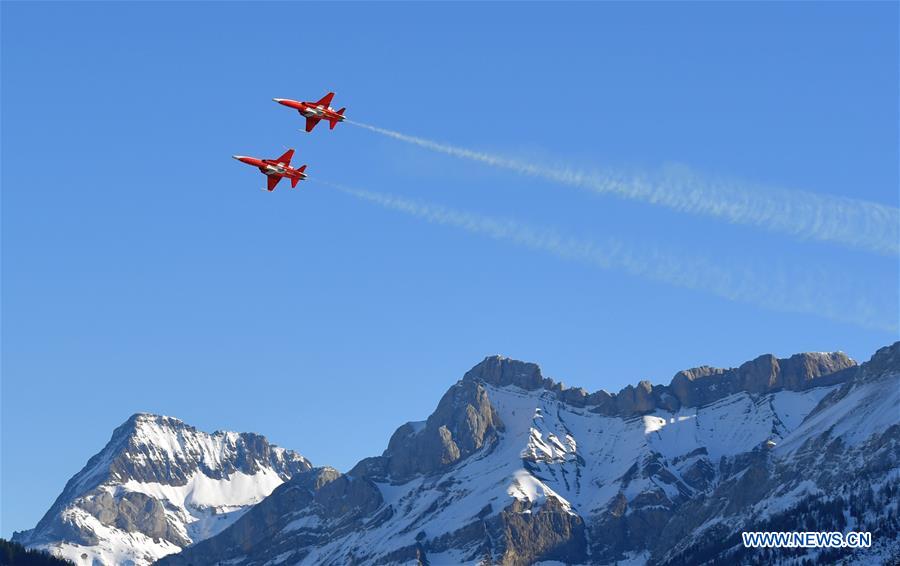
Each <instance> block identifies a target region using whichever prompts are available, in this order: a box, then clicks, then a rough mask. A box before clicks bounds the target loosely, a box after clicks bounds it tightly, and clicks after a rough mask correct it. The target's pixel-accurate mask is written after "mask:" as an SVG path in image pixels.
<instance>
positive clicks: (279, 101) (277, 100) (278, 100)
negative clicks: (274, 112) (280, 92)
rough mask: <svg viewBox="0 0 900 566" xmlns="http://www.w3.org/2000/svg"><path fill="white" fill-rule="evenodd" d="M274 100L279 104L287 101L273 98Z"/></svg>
mask: <svg viewBox="0 0 900 566" xmlns="http://www.w3.org/2000/svg"><path fill="white" fill-rule="evenodd" d="M272 100H274V101H275V102H277V103H278V104H284V101H285V99H284V98H273V99H272Z"/></svg>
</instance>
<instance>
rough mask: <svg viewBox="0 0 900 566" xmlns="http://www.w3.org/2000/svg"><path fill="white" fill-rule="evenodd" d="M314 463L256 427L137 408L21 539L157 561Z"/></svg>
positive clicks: (102, 556)
mask: <svg viewBox="0 0 900 566" xmlns="http://www.w3.org/2000/svg"><path fill="white" fill-rule="evenodd" d="M311 468H312V465H311V464H310V463H309V461H308V460H306V458H304V457H303V456H301V455H300V454H298V453H296V452H293V451H291V450H285V449H284V448H280V447H278V446H275V445H272V444H270V443H269V442H268V441H267V440H266V438H265V437H264V436H262V435H259V434H254V433H237V432H223V431H216V432H214V433H206V432H203V431H200V430H198V429H196V428H195V427H193V426H190V425H188V424H186V423H185V422H183V421H181V420H179V419H176V418H172V417H167V416H164V415H155V414H150V413H136V414H134V415H132V416H131V417H129V418H128V419H127V420H126V421H125V422H124V423H122V424H121V425H119V426H118V427H117V428H116V429H115V430H114V432H113V434H112V437H111V438H110V440H109V442H108V443H107V444H106V446H105V447H104V448H103V449H102V450H101V451H100V452H98V453H97V454H96V455H94V456H93V457H92V458H91V459H90V460H88V463H87V464H86V465H85V466H84V468H82V470H81V471H80V472H78V473H77V474H76V475H75V476H73V477H72V479H70V480H69V482H68V483H67V484H66V486H65V489H64V490H63V492H62V493H61V494H60V496H59V497H58V498H57V499H56V502H55V503H54V504H53V506H52V507H51V508H50V510H49V511H48V512H47V513H46V514H45V515H44V517H43V518H42V519H41V520H40V522H39V523H38V524H37V526H36V527H35V528H34V529H32V530H30V531H26V532H24V533H17V534H16V535H15V537H14V538H17V539H18V540H20V541H21V542H23V543H25V544H28V545H30V546H36V547H40V548H45V549H48V550H53V551H55V552H56V551H58V552H63V551H65V552H64V554H65V555H66V556H68V557H70V558H72V559H76V560H77V559H78V557H79V556H80V555H81V554H82V553H84V554H86V555H87V556H89V557H93V558H96V559H97V560H100V562H99V563H107V564H118V563H121V562H120V558H121V557H122V556H128V557H134V556H141V560H132V558H128V560H129V563H131V562H133V563H140V564H148V563H150V562H152V561H154V560H155V559H156V558H159V557H160V556H163V555H165V554H168V553H171V552H175V551H177V550H179V549H180V548H183V547H185V546H187V545H189V544H191V543H193V542H196V541H197V540H201V539H203V538H206V537H208V536H211V535H213V534H215V533H216V532H218V531H219V530H221V529H222V528H224V527H225V526H227V525H228V524H230V522H231V521H233V520H234V519H236V518H237V517H238V516H240V514H242V513H243V512H244V511H245V510H246V509H248V508H249V506H251V505H252V504H255V503H257V502H258V501H259V500H261V499H262V498H264V497H266V496H267V495H268V494H269V493H271V491H272V490H273V489H274V488H275V487H276V486H278V485H280V484H281V483H283V482H285V481H287V480H289V479H290V478H291V477H293V476H294V475H296V474H299V473H302V472H306V471H308V470H310V469H311Z"/></svg>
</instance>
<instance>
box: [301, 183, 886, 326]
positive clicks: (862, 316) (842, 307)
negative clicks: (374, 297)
mask: <svg viewBox="0 0 900 566" xmlns="http://www.w3.org/2000/svg"><path fill="white" fill-rule="evenodd" d="M318 182H319V183H320V184H323V185H326V186H329V187H331V188H334V189H336V190H338V191H340V192H342V193H345V194H347V195H351V196H353V197H356V198H358V199H362V200H364V201H368V202H371V203H375V204H377V205H380V206H382V207H385V208H388V209H391V210H395V211H399V212H403V213H405V214H409V215H411V216H414V217H417V218H421V219H423V220H426V221H428V222H432V223H435V224H441V225H445V226H452V227H455V228H459V229H461V230H464V231H466V232H469V233H472V234H480V235H484V236H488V237H490V238H493V239H495V240H503V241H509V242H512V243H515V244H518V245H520V246H523V247H526V248H530V249H534V250H539V251H543V252H547V253H550V254H553V255H555V256H557V257H560V258H564V259H569V260H576V261H580V262H584V263H589V264H592V265H596V266H599V267H601V268H604V269H610V270H619V271H624V272H625V273H628V274H630V275H635V276H638V277H643V278H648V279H652V280H656V281H660V282H664V283H668V284H671V285H675V286H677V287H683V288H687V289H693V290H698V291H705V292H708V293H711V294H713V295H716V296H718V297H722V298H725V299H729V300H733V301H739V302H743V303H750V304H754V305H757V306H760V307H764V308H768V309H771V310H776V311H782V312H796V313H803V314H813V315H817V316H820V317H824V318H827V319H831V320H836V321H839V322H844V323H849V324H854V325H857V326H862V327H865V328H870V329H877V330H885V331H889V332H896V331H897V321H896V320H892V319H891V318H890V314H888V313H890V312H896V310H897V309H896V308H893V309H886V308H883V305H882V308H876V307H875V306H873V305H872V304H871V303H870V302H869V301H868V300H867V299H866V298H864V297H863V293H859V292H851V293H845V294H841V296H835V293H834V292H833V291H829V290H828V289H823V288H822V285H821V282H823V281H826V282H834V274H831V273H822V272H819V271H816V270H810V269H804V270H799V271H797V272H796V273H793V272H792V273H784V272H778V271H777V270H775V271H773V270H772V269H771V267H769V266H767V272H766V273H765V275H764V276H760V275H757V274H755V273H753V272H752V271H751V270H749V269H747V268H746V267H736V268H732V269H724V268H722V267H720V266H718V265H715V264H713V263H711V262H709V261H708V260H706V259H704V258H700V257H685V256H684V255H683V254H682V255H679V254H677V253H675V252H673V251H672V250H660V249H657V248H643V249H638V248H635V247H633V246H628V245H626V244H625V243H623V242H621V241H619V240H615V239H607V240H604V241H602V242H595V241H589V240H582V239H577V238H572V237H568V236H564V235H561V234H559V233H558V232H556V231H555V230H551V229H546V228H537V227H533V226H529V225H526V224H523V223H521V222H517V221H514V220H510V219H503V218H496V217H491V216H482V215H478V214H473V213H470V212H465V211H460V210H454V209H452V208H447V207H444V206H440V205H434V204H428V203H423V202H419V201H414V200H409V199H406V198H402V197H398V196H394V195H390V194H384V193H377V192H372V191H366V190H360V189H354V188H349V187H345V186H342V185H337V184H333V183H327V182H324V181H321V180H319V181H318ZM844 295H846V296H844ZM847 296H852V297H855V298H854V299H848V298H847Z"/></svg>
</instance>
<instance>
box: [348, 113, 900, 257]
mask: <svg viewBox="0 0 900 566" xmlns="http://www.w3.org/2000/svg"><path fill="white" fill-rule="evenodd" d="M348 122H349V120H348ZM350 123H351V124H354V125H356V126H359V127H361V128H365V129H367V130H370V131H373V132H377V133H379V134H383V135H385V136H388V137H391V138H394V139H397V140H401V141H404V142H407V143H411V144H414V145H417V146H419V147H423V148H426V149H430V150H432V151H437V152H440V153H444V154H447V155H452V156H454V157H460V158H463V159H469V160H472V161H478V162H481V163H485V164H487V165H490V166H493V167H499V168H502V169H509V170H511V171H515V172H516V173H519V174H522V175H529V176H533V177H538V178H542V179H546V180H548V181H552V182H554V183H559V184H563V185H569V186H572V187H577V188H580V189H585V190H589V191H593V192H596V193H607V194H614V195H617V196H620V197H623V198H628V199H634V200H639V201H643V202H647V203H650V204H655V205H660V206H665V207H668V208H671V209H674V210H677V211H680V212H686V213H691V214H698V215H706V216H712V217H716V218H721V219H723V220H726V221H728V222H732V223H735V224H746V225H750V226H756V227H759V228H763V229H766V230H770V231H774V232H782V233H786V234H790V235H792V236H794V237H797V238H800V239H810V240H820V241H823V242H832V243H837V244H842V245H845V246H849V247H854V248H859V249H863V250H868V251H872V252H876V253H880V254H887V255H898V254H900V209H898V208H896V207H892V206H887V205H883V204H878V203H874V202H868V201H863V200H857V199H850V198H843V197H832V196H824V195H820V194H816V193H810V192H806V191H793V190H785V189H775V188H771V187H758V186H750V185H748V184H745V183H738V182H734V181H720V180H710V179H703V178H701V177H700V176H698V175H696V174H694V173H692V172H690V171H688V170H687V169H686V168H675V167H670V168H668V169H667V170H665V171H664V172H663V173H662V174H660V175H655V176H640V175H626V174H623V173H608V172H607V173H604V172H584V171H577V170H573V169H571V168H566V167H547V166H543V165H535V164H533V163H526V162H523V161H518V160H515V159H509V158H505V157H500V156H496V155H491V154H489V153H484V152H478V151H472V150H469V149H465V148H461V147H456V146H452V145H447V144H443V143H437V142H434V141H431V140H427V139H424V138H419V137H415V136H410V135H407V134H403V133H400V132H396V131H393V130H387V129H385V128H379V127H376V126H371V125H369V124H362V123H359V122H350Z"/></svg>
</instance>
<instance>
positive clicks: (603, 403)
mask: <svg viewBox="0 0 900 566" xmlns="http://www.w3.org/2000/svg"><path fill="white" fill-rule="evenodd" d="M898 380H900V343H897V344H894V345H893V346H890V347H888V348H885V349H882V350H880V351H879V352H878V353H876V355H875V356H874V357H873V358H872V360H871V361H870V362H868V363H866V364H863V365H862V366H856V365H855V363H854V362H853V361H852V360H850V359H849V358H847V357H846V356H845V355H843V354H840V353H834V354H800V355H797V356H793V357H791V358H788V359H777V358H775V357H773V356H761V357H759V358H757V359H756V360H753V361H751V362H748V363H746V364H743V365H742V366H740V367H738V368H735V369H728V370H723V369H714V368H708V367H701V368H697V369H693V370H687V371H684V372H679V373H678V374H676V376H675V377H674V378H673V380H672V382H671V383H670V384H669V385H667V386H652V385H651V384H650V383H648V382H641V383H640V384H639V385H638V386H637V387H627V388H625V389H623V390H622V391H620V392H619V393H617V394H615V395H612V394H609V393H606V392H602V391H601V392H597V393H591V394H588V393H587V392H585V391H583V390H581V389H572V388H566V387H564V386H563V385H562V384H558V383H555V382H554V381H552V380H550V379H547V378H544V377H543V376H542V374H541V372H540V369H539V368H538V366H536V365H535V364H530V363H524V362H518V361H515V360H509V359H505V358H500V357H490V358H487V359H485V360H484V361H483V362H481V363H480V364H478V365H477V366H475V367H474V368H473V369H472V370H471V371H469V372H468V373H467V374H466V375H465V376H464V377H463V379H462V380H460V381H459V382H458V383H457V384H456V385H454V386H453V387H451V389H450V390H449V391H448V392H447V393H446V394H445V395H444V397H443V398H442V399H441V401H440V402H439V404H438V407H437V409H436V410H435V412H434V413H433V414H432V415H431V416H430V417H429V418H428V420H427V421H425V422H419V423H407V424H405V425H403V426H401V427H400V428H399V429H397V431H396V432H395V433H394V435H393V437H392V438H391V439H390V442H389V443H388V448H387V449H386V450H385V451H384V453H383V454H382V455H381V456H377V457H374V458H367V459H365V460H363V461H361V462H360V463H359V464H358V465H357V466H355V467H354V468H353V469H352V470H351V471H350V472H348V473H346V474H340V473H338V472H336V471H334V470H331V469H318V470H312V471H308V472H304V473H301V474H298V475H296V476H295V477H294V478H293V479H292V480H291V481H288V482H286V483H285V484H284V485H282V486H280V487H279V488H277V489H276V490H275V491H274V492H273V493H272V495H271V496H269V497H268V498H266V499H265V500H264V501H263V502H262V503H260V504H259V505H257V506H256V507H254V508H253V509H252V510H251V511H250V512H248V513H247V514H246V515H244V516H243V517H241V518H240V519H239V520H238V521H236V522H235V523H234V525H232V526H231V527H229V528H227V529H225V530H224V531H222V532H221V533H220V534H218V535H217V536H215V537H212V538H209V539H207V540H205V541H202V542H200V543H197V544H195V545H193V546H191V547H189V548H188V549H186V550H185V551H183V552H182V553H180V554H176V555H171V556H168V557H166V558H165V559H163V560H161V561H160V564H162V565H187V564H194V565H196V564H215V563H218V562H226V561H227V563H229V564H233V565H250V564H254V565H255V564H431V565H436V564H510V565H519V564H533V563H536V562H539V561H550V560H556V561H560V562H563V563H569V564H585V563H589V564H612V563H615V562H617V561H623V560H628V561H632V562H633V563H636V564H642V563H650V564H696V563H701V562H709V563H717V564H740V563H753V561H756V562H758V561H759V560H761V556H762V555H753V554H752V552H751V551H747V550H745V549H743V548H742V547H741V546H740V544H739V540H738V538H737V537H738V536H739V535H738V533H739V532H740V530H742V529H751V528H752V529H753V530H768V527H784V526H785V525H794V526H796V525H803V528H804V529H808V530H820V529H821V530H832V529H838V528H839V529H841V530H844V529H845V528H855V529H857V530H864V529H869V530H871V531H873V534H874V536H875V539H876V541H877V544H876V545H875V547H873V548H871V549H868V550H865V551H850V550H847V549H842V550H840V551H833V552H832V551H827V552H825V551H822V552H820V551H814V550H809V551H804V553H805V554H804V553H801V554H802V557H803V558H808V559H810V560H820V559H824V560H827V561H828V562H827V563H832V562H834V561H840V560H844V561H846V563H848V564H849V563H860V562H866V563H879V562H884V561H887V560H892V559H895V558H897V557H900V548H898V547H900V542H898V526H900V524H898V520H897V508H896V507H897V506H896V501H894V497H893V495H894V494H896V493H897V490H898V489H900V485H898V481H900V479H898V472H897V470H898V469H900V456H898V454H900V449H898V443H900V413H898V410H897V407H898V406H900V388H898ZM781 530H784V529H781ZM828 552H831V554H828ZM854 553H855V554H854ZM796 560H799V558H798V554H797V552H796V551H795V552H794V554H793V555H791V554H790V553H783V554H778V553H770V554H768V555H766V560H765V561H766V562H782V563H785V564H788V563H793V562H792V561H796Z"/></svg>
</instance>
